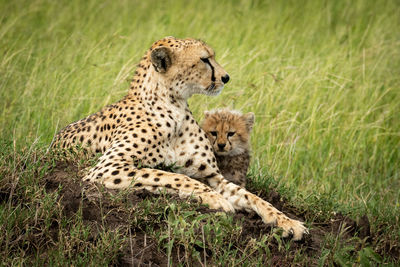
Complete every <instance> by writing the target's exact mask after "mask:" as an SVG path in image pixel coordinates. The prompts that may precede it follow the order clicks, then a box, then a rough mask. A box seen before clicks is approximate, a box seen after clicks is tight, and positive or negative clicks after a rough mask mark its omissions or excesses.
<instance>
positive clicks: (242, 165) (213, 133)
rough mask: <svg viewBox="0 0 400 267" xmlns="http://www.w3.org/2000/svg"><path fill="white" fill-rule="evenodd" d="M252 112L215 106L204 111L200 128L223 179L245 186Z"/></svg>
mask: <svg viewBox="0 0 400 267" xmlns="http://www.w3.org/2000/svg"><path fill="white" fill-rule="evenodd" d="M253 124H254V113H252V112H250V113H247V114H242V113H241V112H239V111H236V110H229V109H218V110H212V111H205V112H204V120H203V122H202V124H201V125H202V126H201V127H202V128H203V130H204V131H205V132H206V134H207V137H208V139H209V140H210V142H211V144H212V147H213V150H214V154H215V157H216V158H217V165H218V168H219V170H220V171H221V173H222V175H223V176H224V178H225V179H227V180H229V181H231V182H233V183H235V184H237V185H240V186H242V187H245V186H246V173H247V169H248V167H249V163H250V133H251V130H252V128H253Z"/></svg>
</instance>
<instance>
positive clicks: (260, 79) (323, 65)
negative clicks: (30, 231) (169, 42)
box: [0, 0, 400, 234]
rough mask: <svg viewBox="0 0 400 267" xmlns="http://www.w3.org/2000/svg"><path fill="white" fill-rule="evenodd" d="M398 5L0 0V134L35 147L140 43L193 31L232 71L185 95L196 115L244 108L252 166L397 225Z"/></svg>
mask: <svg viewBox="0 0 400 267" xmlns="http://www.w3.org/2000/svg"><path fill="white" fill-rule="evenodd" d="M399 14H400V4H399V2H398V1H394V0H393V1H390V0H389V1H368V0H365V1H351V2H349V1H223V0H221V1H183V0H178V1H172V0H171V1H168V0H167V1H127V0H126V1H94V0H87V1H78V0H69V1H46V0H32V1H21V0H15V1H7V0H0V26H1V27H0V54H1V57H0V136H1V140H2V142H3V143H4V144H6V145H8V146H12V145H13V142H15V145H16V146H17V147H20V148H23V147H29V146H31V144H32V143H36V144H37V146H39V147H40V146H41V147H44V146H47V145H48V144H49V143H50V142H51V139H52V137H53V135H54V133H55V132H56V131H58V130H59V129H60V128H62V127H64V126H65V125H67V124H68V123H70V122H72V121H75V120H78V119H80V118H83V117H85V116H87V115H89V114H91V113H93V112H96V111H97V110H99V109H100V108H101V107H103V106H105V105H107V104H110V103H112V102H114V101H116V100H118V99H120V98H121V97H122V96H124V95H125V94H126V92H127V90H128V87H129V80H130V78H131V77H132V75H133V72H134V69H135V67H136V63H137V62H138V61H139V59H140V58H141V56H142V55H143V54H144V52H145V51H146V50H147V49H148V48H149V47H150V45H151V43H152V42H154V41H156V40H158V39H161V38H162V37H164V36H170V35H172V36H175V37H179V38H184V37H194V38H200V39H202V40H204V41H206V42H207V43H208V44H209V45H211V46H212V47H213V48H214V50H215V51H216V54H217V60H218V61H219V62H220V63H221V65H222V66H224V68H225V69H226V70H227V71H228V73H229V74H230V76H231V79H232V80H231V81H230V83H229V84H228V85H227V86H226V87H225V89H224V91H223V92H222V94H221V95H220V96H218V97H215V98H211V97H205V96H194V97H193V98H192V99H191V100H190V106H191V108H192V110H193V111H194V114H195V116H196V117H197V118H198V119H199V120H200V119H201V118H202V113H203V111H204V110H207V109H212V108H217V107H223V106H227V107H231V108H236V109H241V110H243V111H246V112H247V111H252V112H254V113H255V114H256V125H255V128H254V132H253V135H252V145H253V161H252V172H253V173H262V174H263V175H264V176H265V175H267V176H269V177H272V178H273V179H275V180H276V181H277V183H278V184H280V185H283V186H285V187H287V188H289V189H290V191H291V193H290V194H289V195H290V197H291V198H292V199H293V200H297V201H299V202H300V201H301V202H305V203H307V202H308V203H311V204H312V203H314V202H315V203H318V205H320V203H321V201H322V202H324V201H326V202H331V203H334V206H335V209H338V210H343V211H351V212H354V213H355V214H363V213H367V214H368V215H369V217H370V218H374V220H378V221H379V220H384V221H386V222H388V223H389V225H392V227H395V229H397V230H395V233H397V234H399V231H400V230H399V228H398V227H397V228H396V226H395V225H399V215H398V214H399V212H400V200H399V198H400V193H399V192H400V190H399V188H400V182H399V181H400V179H399V178H400V177H399V173H400V164H399V163H400V116H399V113H400V92H399V90H400V75H399V72H400V27H399V25H400V15H399ZM321 199H322V200H321ZM320 208H321V209H322V207H320Z"/></svg>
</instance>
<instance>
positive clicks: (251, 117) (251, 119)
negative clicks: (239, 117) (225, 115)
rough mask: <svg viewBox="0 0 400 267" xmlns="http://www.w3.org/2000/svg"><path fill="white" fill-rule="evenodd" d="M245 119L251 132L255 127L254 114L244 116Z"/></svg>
mask: <svg viewBox="0 0 400 267" xmlns="http://www.w3.org/2000/svg"><path fill="white" fill-rule="evenodd" d="M243 118H244V120H245V122H246V127H247V130H248V131H249V132H250V131H251V130H252V129H253V125H254V119H255V116H254V113H253V112H249V113H246V114H244V115H243Z"/></svg>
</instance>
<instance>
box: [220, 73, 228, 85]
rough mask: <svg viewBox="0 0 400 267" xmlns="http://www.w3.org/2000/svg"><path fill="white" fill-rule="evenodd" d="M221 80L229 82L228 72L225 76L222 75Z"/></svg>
mask: <svg viewBox="0 0 400 267" xmlns="http://www.w3.org/2000/svg"><path fill="white" fill-rule="evenodd" d="M221 81H222V82H223V83H227V82H229V75H228V74H226V75H225V76H222V77H221Z"/></svg>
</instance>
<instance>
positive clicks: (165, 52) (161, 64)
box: [151, 46, 172, 73]
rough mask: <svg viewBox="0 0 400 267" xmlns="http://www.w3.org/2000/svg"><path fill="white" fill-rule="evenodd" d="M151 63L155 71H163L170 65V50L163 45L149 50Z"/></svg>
mask: <svg viewBox="0 0 400 267" xmlns="http://www.w3.org/2000/svg"><path fill="white" fill-rule="evenodd" d="M151 63H152V64H153V66H154V69H155V70H156V71H157V72H160V73H165V72H167V70H168V69H169V67H171V64H172V63H171V50H170V49H169V48H167V47H165V46H160V47H157V48H154V49H153V51H151Z"/></svg>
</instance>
